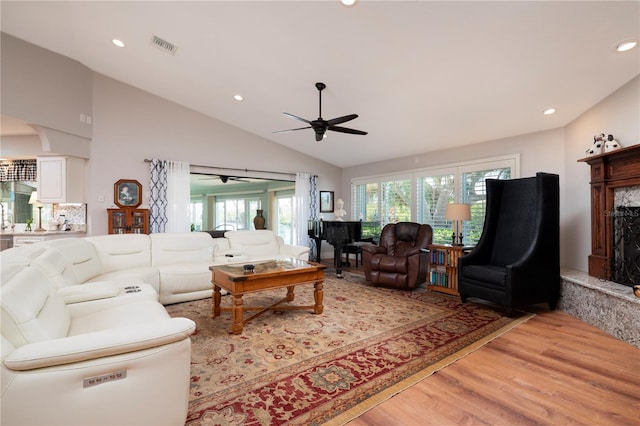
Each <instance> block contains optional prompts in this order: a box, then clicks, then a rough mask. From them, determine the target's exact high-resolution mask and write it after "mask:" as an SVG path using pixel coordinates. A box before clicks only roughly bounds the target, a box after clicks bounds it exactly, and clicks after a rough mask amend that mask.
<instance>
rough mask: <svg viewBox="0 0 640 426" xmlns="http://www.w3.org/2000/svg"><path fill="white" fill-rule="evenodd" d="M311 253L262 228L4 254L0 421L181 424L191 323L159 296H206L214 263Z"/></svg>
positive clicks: (89, 241)
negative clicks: (174, 313)
mask: <svg viewBox="0 0 640 426" xmlns="http://www.w3.org/2000/svg"><path fill="white" fill-rule="evenodd" d="M308 255H309V249H308V248H307V247H301V246H292V245H286V244H284V243H283V241H282V239H281V238H279V237H277V236H276V235H275V234H274V233H273V232H271V231H268V230H257V231H230V232H227V233H226V234H225V237H224V238H212V237H211V236H210V235H209V234H208V233H202V232H194V233H171V234H169V233H167V234H152V235H139V234H136V235H134V234H131V235H103V236H96V237H87V238H67V239H61V240H51V241H46V242H42V243H37V244H33V245H29V246H23V247H16V248H13V249H9V250H5V251H2V252H0V258H1V259H0V260H1V263H2V269H1V279H2V282H1V284H2V288H1V290H2V293H1V297H0V304H1V306H2V316H1V328H2V345H1V350H2V366H1V369H2V377H1V385H2V414H1V418H0V423H1V424H3V425H5V424H6V425H54V424H56V425H115V424H118V425H161V424H162V425H182V424H184V421H185V418H186V414H187V408H188V398H189V377H190V373H189V368H190V361H191V360H190V354H191V340H190V339H189V336H190V335H191V334H192V333H193V331H194V330H195V324H194V323H193V321H191V320H189V319H186V318H170V317H169V315H168V314H167V311H166V310H165V309H164V307H163V306H162V304H169V303H176V302H182V301H188V300H196V299H200V298H206V297H211V272H210V270H209V267H210V266H212V265H216V264H223V263H232V262H242V263H250V262H259V261H261V260H266V259H274V258H283V257H295V258H299V259H307V258H308ZM158 300H159V302H160V303H159V302H158ZM161 303H162V304H161Z"/></svg>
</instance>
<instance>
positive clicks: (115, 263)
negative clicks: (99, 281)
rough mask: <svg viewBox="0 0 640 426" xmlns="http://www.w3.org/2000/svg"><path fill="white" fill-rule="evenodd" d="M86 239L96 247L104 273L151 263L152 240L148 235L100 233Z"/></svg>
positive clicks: (146, 265)
mask: <svg viewBox="0 0 640 426" xmlns="http://www.w3.org/2000/svg"><path fill="white" fill-rule="evenodd" d="M85 239H86V240H87V241H88V242H90V243H92V244H94V245H95V247H96V252H97V253H98V256H99V258H100V263H101V264H102V274H106V273H107V272H112V271H120V270H123V269H131V268H140V267H148V266H150V265H151V240H150V239H149V236H148V235H144V234H120V235H100V236H97V237H87V238H85Z"/></svg>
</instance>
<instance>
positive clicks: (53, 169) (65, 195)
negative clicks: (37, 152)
mask: <svg viewBox="0 0 640 426" xmlns="http://www.w3.org/2000/svg"><path fill="white" fill-rule="evenodd" d="M85 170H86V160H85V159H83V158H77V157H38V199H39V200H40V202H42V203H84V202H85V197H84V188H85V185H84V182H85Z"/></svg>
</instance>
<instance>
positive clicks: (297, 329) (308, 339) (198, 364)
mask: <svg viewBox="0 0 640 426" xmlns="http://www.w3.org/2000/svg"><path fill="white" fill-rule="evenodd" d="M284 292H285V290H279V291H269V292H263V293H258V294H252V295H247V296H245V297H244V304H245V306H267V305H269V304H271V303H273V302H275V301H276V300H278V299H280V298H282V297H283V296H284ZM211 303H212V302H211V299H204V300H198V301H194V302H185V303H179V304H175V305H170V306H167V309H168V311H169V313H170V314H171V316H174V317H175V316H183V317H187V318H191V319H192V320H194V321H195V322H196V323H197V329H196V333H195V334H194V335H193V336H192V341H193V346H192V355H191V394H190V399H189V414H188V417H187V422H186V424H187V425H188V426H208V425H300V424H304V425H319V424H324V423H329V424H343V423H345V422H347V421H349V420H351V419H352V418H354V417H357V416H358V415H360V414H362V413H363V412H364V411H366V410H367V409H369V408H371V407H372V406H375V405H376V404H378V403H380V402H382V401H383V400H384V399H387V398H389V397H391V396H393V395H394V394H396V393H398V392H399V391H401V390H403V389H405V388H407V387H408V386H411V385H412V384H414V383H416V382H417V381H419V380H421V379H423V378H424V377H427V376H428V375H429V374H432V373H433V372H434V371H437V370H438V369H440V368H443V367H444V366H446V365H447V364H450V363H451V362H454V361H455V360H457V359H460V358H461V357H462V356H464V355H466V354H468V353H469V352H471V351H473V350H475V349H477V348H478V347H480V346H482V345H483V344H486V343H487V342H488V341H490V340H492V339H493V338H495V337H497V336H499V335H500V334H502V333H504V332H506V331H507V330H509V329H511V328H513V327H515V326H516V325H517V324H519V323H521V322H523V321H525V320H526V319H528V318H530V315H528V314H523V315H521V316H520V317H515V318H508V317H505V316H503V315H502V314H501V313H500V312H499V311H496V310H493V309H491V308H490V307H487V306H483V305H478V304H473V303H467V304H464V305H463V304H462V303H460V301H459V299H458V298H454V297H450V296H446V295H442V294H439V293H434V292H427V291H426V290H425V289H422V288H421V289H418V290H415V291H412V292H408V291H399V290H391V289H383V288H376V287H373V286H371V285H367V283H366V282H365V281H364V277H362V276H361V275H355V274H348V273H346V274H345V278H344V279H337V278H335V274H332V273H331V271H327V277H326V281H325V285H324V313H322V314H320V315H314V314H313V313H312V312H311V311H306V310H294V311H283V312H266V313H265V314H264V315H262V316H260V317H258V318H256V319H254V320H253V321H252V322H249V323H248V324H247V325H245V327H244V330H243V332H242V334H241V335H231V334H229V330H230V328H231V313H230V312H223V313H222V316H220V317H217V318H215V319H213V318H212V317H211ZM230 303H231V298H230V297H223V298H222V305H223V306H227V307H228V306H230ZM293 303H294V304H304V305H312V304H313V286H312V285H303V286H298V287H296V294H295V300H294V302H293Z"/></svg>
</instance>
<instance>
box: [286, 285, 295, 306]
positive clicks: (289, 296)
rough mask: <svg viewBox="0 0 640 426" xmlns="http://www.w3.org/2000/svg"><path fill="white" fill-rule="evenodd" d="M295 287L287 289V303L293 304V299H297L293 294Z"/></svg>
mask: <svg viewBox="0 0 640 426" xmlns="http://www.w3.org/2000/svg"><path fill="white" fill-rule="evenodd" d="M293 289H294V286H290V287H287V302H293V298H294V297H295V296H294V294H293Z"/></svg>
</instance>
